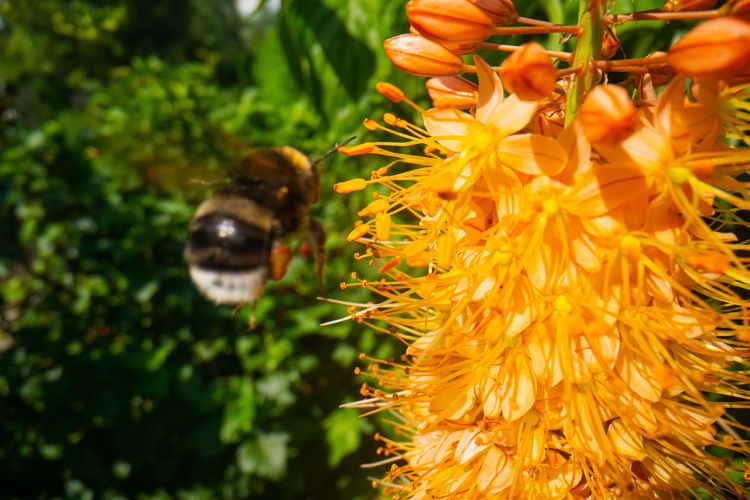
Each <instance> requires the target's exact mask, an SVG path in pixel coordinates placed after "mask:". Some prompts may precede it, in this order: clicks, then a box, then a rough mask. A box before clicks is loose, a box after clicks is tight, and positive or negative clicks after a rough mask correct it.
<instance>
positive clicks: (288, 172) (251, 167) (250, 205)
mask: <svg viewBox="0 0 750 500" xmlns="http://www.w3.org/2000/svg"><path fill="white" fill-rule="evenodd" d="M332 151H333V150H332ZM324 157H325V156H324ZM321 159H322V158H321ZM318 161H320V160H318ZM318 161H316V162H312V161H310V159H309V158H308V157H307V156H305V155H304V154H303V153H301V152H300V151H298V150H297V149H295V148H292V147H289V146H284V147H278V148H271V149H263V150H259V151H257V152H255V153H252V154H250V155H249V156H247V157H245V158H244V159H243V160H242V161H241V162H240V164H239V165H238V166H237V167H236V168H234V169H233V170H232V171H231V172H230V174H229V178H228V186H227V187H226V188H225V189H223V190H221V191H219V192H217V193H216V194H214V195H212V196H211V197H210V198H208V199H207V200H206V201H204V202H203V203H202V204H201V205H200V206H199V207H198V209H197V210H196V212H195V215H194V217H193V219H192V220H191V222H190V227H189V234H188V237H187V243H186V245H185V261H186V262H187V266H188V269H189V271H190V277H191V278H192V280H193V282H194V283H195V285H196V287H197V288H198V290H200V292H201V293H202V294H203V295H204V296H205V297H206V298H208V299H209V300H211V301H213V302H215V303H217V304H237V305H244V304H250V303H253V302H255V301H257V300H258V298H260V296H261V295H262V294H263V288H264V286H265V284H266V282H267V281H268V279H279V278H281V277H283V276H284V273H285V272H286V268H287V266H288V264H289V261H290V260H291V255H292V252H291V249H290V248H289V246H288V245H287V244H285V243H284V238H285V237H286V236H288V235H290V234H292V233H295V232H298V231H300V230H302V229H303V228H307V230H308V235H309V238H310V241H311V243H312V249H313V253H314V255H315V258H316V271H317V275H318V281H319V282H320V281H321V278H322V274H323V262H324V260H325V256H324V250H325V246H324V243H325V232H324V231H323V227H322V226H321V225H320V223H319V222H317V221H316V220H314V219H312V218H310V217H309V216H308V210H309V208H310V206H311V205H313V204H314V203H315V202H316V201H318V194H319V189H320V178H319V176H318V172H317V169H316V166H317V163H318Z"/></svg>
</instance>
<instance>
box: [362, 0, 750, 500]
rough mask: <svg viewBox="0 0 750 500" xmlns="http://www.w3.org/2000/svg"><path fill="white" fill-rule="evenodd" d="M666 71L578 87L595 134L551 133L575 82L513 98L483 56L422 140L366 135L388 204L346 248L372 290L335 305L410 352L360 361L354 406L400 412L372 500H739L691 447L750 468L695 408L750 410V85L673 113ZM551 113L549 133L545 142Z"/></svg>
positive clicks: (725, 421)
mask: <svg viewBox="0 0 750 500" xmlns="http://www.w3.org/2000/svg"><path fill="white" fill-rule="evenodd" d="M445 1H446V2H447V1H452V0H445ZM473 3H475V4H477V5H479V3H484V4H494V6H495V7H498V6H500V7H502V5H500V4H505V3H506V2H505V0H496V1H495V0H487V1H484V0H482V2H480V1H479V0H477V2H473ZM661 14H663V13H660V12H656V13H647V15H661ZM603 15H604V14H603ZM521 23H522V24H525V23H526V20H521ZM597 38H600V37H597ZM415 40H416V39H415ZM579 41H580V39H579ZM431 42H433V43H434V40H433V41H431ZM415 43H423V42H422V41H418V42H415ZM458 45H460V44H456V45H455V46H454V45H451V47H450V48H449V47H443V48H444V49H446V50H448V51H450V50H453V49H454V48H456V47H457V46H458ZM430 50H432V49H430ZM426 53H429V51H428V52H425V53H421V55H420V57H422V56H424V54H426ZM545 57H546V56H545ZM596 57H597V58H598V56H596ZM665 60H666V58H665V57H664V56H663V55H658V54H657V55H654V56H652V57H651V58H647V59H645V60H644V61H639V62H638V63H637V64H638V65H640V64H641V62H642V63H643V64H642V68H641V69H642V70H643V71H641V72H639V73H638V74H639V75H641V76H642V77H639V78H638V79H637V80H639V84H638V85H639V86H638V88H637V89H634V88H633V86H634V85H629V83H623V85H622V87H623V88H619V86H618V87H612V86H607V85H604V86H597V87H595V88H594V91H593V92H592V93H591V95H593V96H594V98H596V97H597V94H599V95H598V99H594V98H592V99H593V100H592V102H593V104H592V106H593V108H589V107H588V104H587V106H585V107H586V108H587V109H586V112H591V113H590V115H589V121H588V122H587V124H588V126H589V131H588V133H587V132H586V131H585V129H584V126H583V122H584V121H585V120H584V116H577V117H576V118H575V119H572V120H570V119H569V120H567V123H568V124H569V125H568V128H566V129H565V130H562V131H561V130H560V128H561V127H562V123H564V122H566V117H565V112H566V108H563V107H561V106H560V105H561V104H564V103H566V101H565V99H564V95H563V94H564V93H565V92H566V91H567V89H568V88H569V87H568V84H569V82H567V81H561V82H558V83H557V84H556V87H555V92H556V93H560V96H559V97H558V96H557V95H552V96H550V97H546V98H545V99H543V100H541V101H538V102H535V101H531V102H527V101H522V100H521V99H519V98H518V97H517V96H516V95H515V94H511V95H510V96H507V95H506V93H505V92H504V90H503V87H502V83H501V82H500V79H499V76H498V69H497V68H493V67H491V66H489V65H488V64H486V63H485V62H484V61H482V60H481V59H479V58H475V59H474V61H475V68H474V69H475V70H476V72H477V82H478V83H477V85H476V86H474V85H473V84H470V83H466V82H464V81H462V80H461V79H460V78H458V77H456V76H450V77H445V78H444V79H434V80H431V81H430V83H428V88H429V93H430V95H431V97H432V98H433V101H434V104H435V106H436V107H435V108H434V109H431V110H427V111H424V112H422V113H421V117H422V124H423V126H421V127H420V126H418V125H414V124H411V123H409V122H407V121H406V120H403V119H400V118H398V117H396V116H395V115H391V114H386V115H385V116H384V117H383V120H381V122H380V123H381V125H379V126H378V127H377V128H378V130H379V131H381V132H385V133H387V134H391V135H392V136H393V137H395V138H396V139H397V140H400V141H402V142H396V141H393V142H377V143H372V144H370V145H368V146H367V148H369V150H370V151H371V152H373V153H375V154H377V155H381V156H383V157H385V158H386V162H385V163H386V164H385V165H384V166H382V168H380V169H378V170H376V171H374V172H373V175H372V177H371V180H370V181H368V184H379V185H380V189H379V191H380V193H381V194H382V196H381V195H378V196H373V198H374V199H373V200H372V201H371V202H370V203H369V204H368V205H367V206H366V207H365V208H363V209H362V211H361V212H360V216H362V217H364V218H365V220H364V224H367V225H368V227H367V229H364V228H361V229H360V228H355V230H357V231H364V232H363V234H362V235H361V236H360V238H362V239H363V240H364V238H366V237H369V238H372V239H371V240H369V239H368V240H364V241H362V242H363V243H365V244H366V247H367V250H366V251H365V252H362V254H361V255H360V258H362V259H366V260H368V261H371V262H372V265H373V266H374V268H375V269H373V273H374V272H375V271H376V270H377V271H379V274H377V275H376V277H375V278H373V279H370V280H361V279H355V280H354V282H353V283H352V284H351V285H347V287H349V286H360V287H365V288H367V289H368V290H370V291H372V292H373V293H374V294H375V295H376V296H377V297H379V299H380V302H375V303H373V304H361V305H358V306H356V307H354V309H353V310H352V312H351V317H352V318H354V320H355V321H360V322H362V323H365V324H367V325H371V326H372V328H374V329H375V330H378V331H382V332H386V333H387V334H390V335H393V336H395V337H396V338H397V339H399V340H400V341H401V342H404V343H405V344H406V345H407V346H406V349H405V356H406V357H405V358H404V359H403V360H402V361H399V362H394V361H393V360H370V361H368V363H374V365H375V366H374V367H372V368H370V369H369V370H367V371H366V373H367V374H372V378H373V385H372V386H368V387H367V388H366V390H365V391H364V392H363V395H364V397H365V398H372V399H367V400H365V401H363V402H362V403H361V404H362V407H363V408H364V407H366V408H368V409H367V410H366V411H368V412H371V413H374V412H378V411H382V410H387V411H392V412H394V413H395V414H396V418H395V419H394V421H397V422H398V423H397V424H394V428H395V429H396V430H397V434H398V435H399V437H400V439H399V440H387V439H382V441H383V443H382V448H381V453H382V454H384V457H383V458H384V459H385V460H386V462H385V463H386V464H388V465H389V466H390V469H389V470H388V471H386V472H385V473H384V479H383V482H382V483H381V487H382V488H383V491H384V494H385V495H389V494H390V495H393V496H398V497H400V498H403V499H406V498H413V497H415V498H435V497H444V498H467V499H470V500H477V499H480V498H487V497H496V498H521V497H529V498H567V497H582V498H609V497H613V498H614V497H618V496H620V497H629V496H632V497H634V498H650V497H656V496H658V497H676V496H680V495H691V494H694V493H695V492H696V488H703V489H705V490H706V491H707V492H708V494H710V495H713V496H716V497H719V498H720V497H723V496H727V495H732V494H735V496H736V494H737V493H739V492H738V490H737V489H736V485H734V484H733V483H732V482H731V481H729V480H728V479H727V477H726V474H725V472H724V469H725V468H727V469H733V470H734V469H736V467H734V466H732V465H730V464H729V463H728V462H727V463H722V462H721V460H719V459H715V458H712V456H711V454H710V453H709V451H708V450H707V447H708V446H709V445H714V446H719V447H724V448H726V449H727V450H730V451H731V452H733V453H735V454H736V455H737V456H740V455H743V454H745V455H747V452H748V450H747V445H745V444H744V443H743V442H742V441H741V440H738V439H736V438H731V439H729V438H725V435H727V436H728V435H730V434H731V433H732V432H733V430H732V428H733V427H735V426H736V423H734V422H733V421H732V420H731V415H730V414H726V415H725V414H724V412H723V409H724V406H723V403H722V402H713V401H711V400H712V399H713V397H714V396H713V395H714V394H722V395H724V396H725V399H726V400H731V401H732V403H731V404H732V405H734V406H736V407H737V409H745V408H748V407H750V404H748V403H747V401H750V394H748V391H747V390H745V389H744V387H747V386H748V385H750V374H748V372H747V370H745V369H743V368H742V367H741V366H740V365H739V364H738V363H737V360H741V359H744V358H746V357H747V352H748V350H749V348H748V346H747V339H750V334H748V333H747V324H748V319H747V318H749V317H750V304H749V303H748V301H747V299H745V298H743V297H742V293H741V291H740V290H742V289H745V288H747V287H748V286H750V272H748V271H747V269H746V267H747V262H746V260H747V259H746V258H745V257H744V252H745V251H746V250H747V247H748V243H747V242H746V241H742V240H744V239H745V238H743V237H741V236H740V237H737V236H734V235H732V233H730V232H729V231H732V230H736V229H737V228H742V227H745V226H746V225H747V223H746V222H745V221H743V220H742V219H741V218H740V213H741V210H742V209H745V208H750V196H748V195H747V190H748V189H750V183H748V182H747V181H746V180H745V179H744V176H745V175H746V171H747V170H748V166H750V153H748V151H747V149H745V148H742V147H735V144H736V140H739V141H740V142H741V141H743V140H744V139H743V138H742V136H743V135H746V132H747V131H748V130H750V106H748V105H747V104H746V103H745V101H746V100H748V97H750V90H748V88H750V87H747V85H746V84H744V85H745V87H743V86H742V85H738V86H732V84H725V83H721V82H707V81H704V79H702V78H701V79H700V81H699V82H698V83H697V84H696V85H694V86H693V88H692V89H691V94H686V91H685V84H684V81H683V80H682V79H675V80H673V81H672V83H670V82H669V80H670V79H671V78H672V75H671V73H670V70H669V67H668V66H667V64H666V62H665ZM600 63H601V61H597V62H595V64H594V66H596V67H598V68H600V69H603V70H604V71H606V70H607V68H610V67H622V66H620V64H619V63H620V62H619V61H612V62H611V63H610V62H607V63H606V65H603V64H600ZM462 69H463V70H468V69H469V68H468V67H467V66H462ZM581 71H583V72H585V71H586V68H582V69H581ZM572 78H573V79H576V78H578V76H577V75H574V76H573V77H572ZM442 80H445V81H442ZM635 80H636V79H635V78H631V79H630V80H629V82H634V81H635ZM660 85H667V86H666V88H664V89H660V88H658V87H659V86H660ZM381 87H382V86H381ZM625 88H627V89H628V90H625ZM436 89H437V90H436ZM437 91H439V92H447V93H448V97H445V96H444V95H443V97H445V100H444V102H442V103H440V104H439V103H438V102H439V100H438V98H436V97H435V96H433V95H432V94H433V93H434V92H437ZM454 91H455V92H454ZM629 91H630V92H629ZM631 92H632V93H631ZM384 93H390V94H392V95H391V98H394V99H395V100H400V101H404V100H406V97H405V96H403V93H400V92H392V90H391V89H387V88H386V89H385V90H384ZM436 95H437V94H436ZM441 95H442V94H441ZM631 96H637V97H638V99H637V100H636V101H633V97H631ZM451 99H453V100H451ZM449 102H450V104H448V103H449ZM467 104H468V106H467ZM462 106H463V107H464V109H468V110H469V111H468V112H464V111H461V110H459V109H457V108H459V107H462ZM550 113H552V114H553V115H554V119H555V120H557V121H558V122H559V123H560V126H559V127H557V128H556V127H550V126H541V125H539V123H540V122H541V121H543V119H544V118H545V117H546V116H547V115H548V114H550ZM580 113H582V114H585V113H584V111H581V112H580ZM568 118H571V117H568ZM602 120H604V122H602ZM592 125H593V132H592V129H591V126H592ZM370 127H371V128H372V127H375V125H374V123H373V124H370ZM597 127H598V128H597ZM725 131H726V135H727V137H728V141H725V140H724V138H723V137H722V134H724V132H725ZM532 132H533V133H532ZM588 136H591V137H588ZM394 165H398V167H397V168H389V167H391V166H394ZM362 187H364V186H362ZM386 193H387V194H386ZM395 214H398V216H397V217H396V216H395ZM391 215H394V217H393V218H391ZM411 216H413V218H411V220H410V217H411ZM364 224H363V225H364ZM410 267H413V268H414V269H410ZM382 322H384V323H385V324H386V326H383V324H382ZM377 384H379V385H378V387H379V388H377V389H376V388H375V387H374V386H375V385H377ZM367 405H369V406H367ZM739 430H741V429H739ZM725 431H726V432H725Z"/></svg>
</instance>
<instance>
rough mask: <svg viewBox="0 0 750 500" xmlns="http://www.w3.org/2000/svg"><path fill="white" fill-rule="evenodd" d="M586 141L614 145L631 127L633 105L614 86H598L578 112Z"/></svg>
mask: <svg viewBox="0 0 750 500" xmlns="http://www.w3.org/2000/svg"><path fill="white" fill-rule="evenodd" d="M579 116H580V117H581V125H582V126H583V133H584V134H585V135H586V138H587V139H588V140H589V141H591V142H592V143H594V144H596V143H609V144H613V143H617V142H620V141H621V140H622V139H624V138H625V137H627V136H628V135H630V133H631V132H632V131H633V128H634V127H635V106H634V105H633V101H632V100H631V99H630V96H629V95H628V92H627V90H625V89H624V88H622V87H618V86H616V85H598V86H596V87H594V90H592V91H591V93H590V94H589V95H588V97H587V98H586V101H585V102H584V103H583V106H581V111H580V113H579Z"/></svg>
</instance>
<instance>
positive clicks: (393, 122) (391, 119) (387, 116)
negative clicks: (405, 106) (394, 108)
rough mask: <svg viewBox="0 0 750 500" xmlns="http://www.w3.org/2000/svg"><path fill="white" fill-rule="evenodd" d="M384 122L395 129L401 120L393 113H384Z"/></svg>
mask: <svg viewBox="0 0 750 500" xmlns="http://www.w3.org/2000/svg"><path fill="white" fill-rule="evenodd" d="M383 121H384V122H385V123H386V125H390V126H391V127H395V126H397V123H398V121H399V119H398V118H397V117H396V115H394V114H393V113H384V114H383Z"/></svg>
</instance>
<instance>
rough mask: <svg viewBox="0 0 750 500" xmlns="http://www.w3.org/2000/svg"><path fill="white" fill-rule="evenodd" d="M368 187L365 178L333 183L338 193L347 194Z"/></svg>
mask: <svg viewBox="0 0 750 500" xmlns="http://www.w3.org/2000/svg"><path fill="white" fill-rule="evenodd" d="M366 187H367V181H366V180H364V179H361V178H360V179H351V180H348V181H344V182H337V183H336V184H334V185H333V190H334V191H336V192H337V193H341V194H346V193H353V192H354V191H362V190H363V189H364V188H366Z"/></svg>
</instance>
